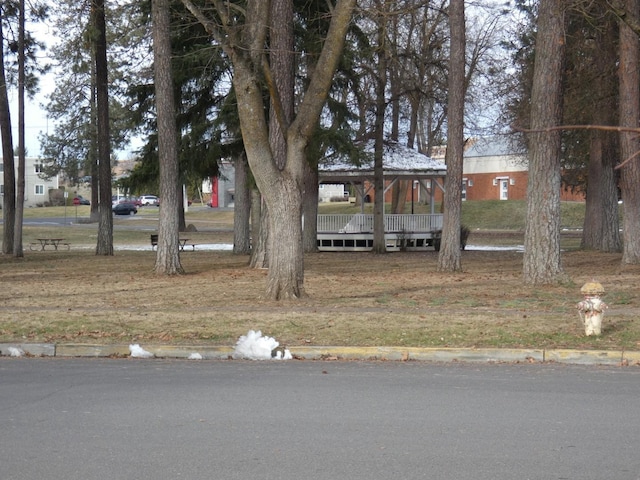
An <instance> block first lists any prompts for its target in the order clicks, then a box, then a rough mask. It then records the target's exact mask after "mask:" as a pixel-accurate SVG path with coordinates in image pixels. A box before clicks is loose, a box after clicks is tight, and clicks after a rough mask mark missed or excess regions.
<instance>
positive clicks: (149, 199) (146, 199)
mask: <svg viewBox="0 0 640 480" xmlns="http://www.w3.org/2000/svg"><path fill="white" fill-rule="evenodd" d="M138 200H139V201H140V205H143V206H144V205H160V199H159V198H158V197H156V196H155V195H141V196H140V198H139V199H138Z"/></svg>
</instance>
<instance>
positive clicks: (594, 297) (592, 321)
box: [576, 280, 609, 336]
mask: <svg viewBox="0 0 640 480" xmlns="http://www.w3.org/2000/svg"><path fill="white" fill-rule="evenodd" d="M580 292H581V293H582V295H584V300H582V301H581V302H579V303H578V304H577V305H576V308H577V309H578V314H579V315H580V320H582V324H583V325H584V333H585V335H587V336H591V335H600V334H601V333H602V317H603V316H604V311H605V310H606V309H607V308H609V307H608V306H607V304H606V303H604V302H603V301H602V300H601V299H600V296H601V295H603V294H604V288H603V287H602V285H600V283H598V282H596V281H595V280H593V281H591V282H587V283H585V284H584V285H583V286H582V288H581V289H580Z"/></svg>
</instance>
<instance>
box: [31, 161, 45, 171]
mask: <svg viewBox="0 0 640 480" xmlns="http://www.w3.org/2000/svg"><path fill="white" fill-rule="evenodd" d="M33 169H34V170H35V172H36V173H42V172H43V169H42V164H41V163H36V164H34V165H33Z"/></svg>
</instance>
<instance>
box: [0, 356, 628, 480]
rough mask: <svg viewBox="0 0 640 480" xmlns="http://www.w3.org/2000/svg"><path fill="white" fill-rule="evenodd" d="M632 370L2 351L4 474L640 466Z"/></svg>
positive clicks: (442, 475) (498, 471)
mask: <svg viewBox="0 0 640 480" xmlns="http://www.w3.org/2000/svg"><path fill="white" fill-rule="evenodd" d="M639 398H640V369H638V368H635V367H627V368H620V367H594V366H570V365H558V364H531V365H524V364H518V365H485V364H483V365H478V364H456V363H451V364H430V363H420V362H408V363H402V362H377V363H367V362H326V361H325V362H315V361H286V362H277V361H267V362H249V361H186V360H141V359H118V360H114V359H61V358H36V359H29V358H17V359H16V358H8V357H2V358H0V425H1V429H0V442H1V443H0V445H1V447H0V479H11V480H34V479H45V478H46V479H66V480H73V479H78V480H88V479H97V480H100V479H110V480H113V479H123V480H124V479H127V480H132V479H160V480H162V479H176V478H185V479H224V480H233V479H257V478H262V479H267V480H272V479H273V480H276V479H277V480H294V479H295V480H303V479H318V480H321V479H322V480H327V479H349V480H354V479H362V480H365V479H366V480H377V479H380V480H382V479H385V480H388V479H419V478H427V479H438V480H441V479H452V480H453V479H455V480H465V479H469V480H483V479H487V480H489V479H491V480H496V479H505V480H507V479H508V480H519V479H579V480H588V479H594V480H608V479H620V480H623V479H624V480H628V479H633V480H638V479H640V455H639V452H638V445H639V444H640V429H639V427H640V408H639V407H638V399H639Z"/></svg>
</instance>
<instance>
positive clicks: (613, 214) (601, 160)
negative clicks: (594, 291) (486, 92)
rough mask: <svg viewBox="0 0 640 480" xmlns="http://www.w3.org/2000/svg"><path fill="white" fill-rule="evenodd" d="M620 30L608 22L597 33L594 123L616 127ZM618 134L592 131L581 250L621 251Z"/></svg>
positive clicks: (612, 22) (611, 22) (613, 23)
mask: <svg viewBox="0 0 640 480" xmlns="http://www.w3.org/2000/svg"><path fill="white" fill-rule="evenodd" d="M616 37H617V29H616V28H615V22H614V21H606V23H605V25H603V27H602V29H601V30H598V31H596V37H595V38H596V39H597V41H598V47H599V52H600V54H599V55H597V56H596V58H595V62H594V65H593V68H594V69H595V71H596V75H595V76H594V82H595V84H594V91H596V92H598V93H599V95H598V96H597V97H596V98H594V108H593V114H592V115H593V117H592V122H591V123H592V124H594V125H615V124H616V120H617V119H616V98H617V93H618V92H617V87H616V76H615V69H616V58H617V56H616V50H617V42H616ZM617 137H618V136H617V135H616V134H614V133H613V132H605V131H602V130H593V131H591V132H590V145H589V169H588V174H587V200H586V209H585V218H584V225H583V229H582V243H581V247H582V248H585V249H593V250H600V251H603V252H617V251H620V249H621V242H620V222H619V220H618V182H617V178H616V175H615V172H614V170H613V167H614V165H615V162H616V159H617V156H618V148H617V146H618V142H617V141H616V139H617Z"/></svg>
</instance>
